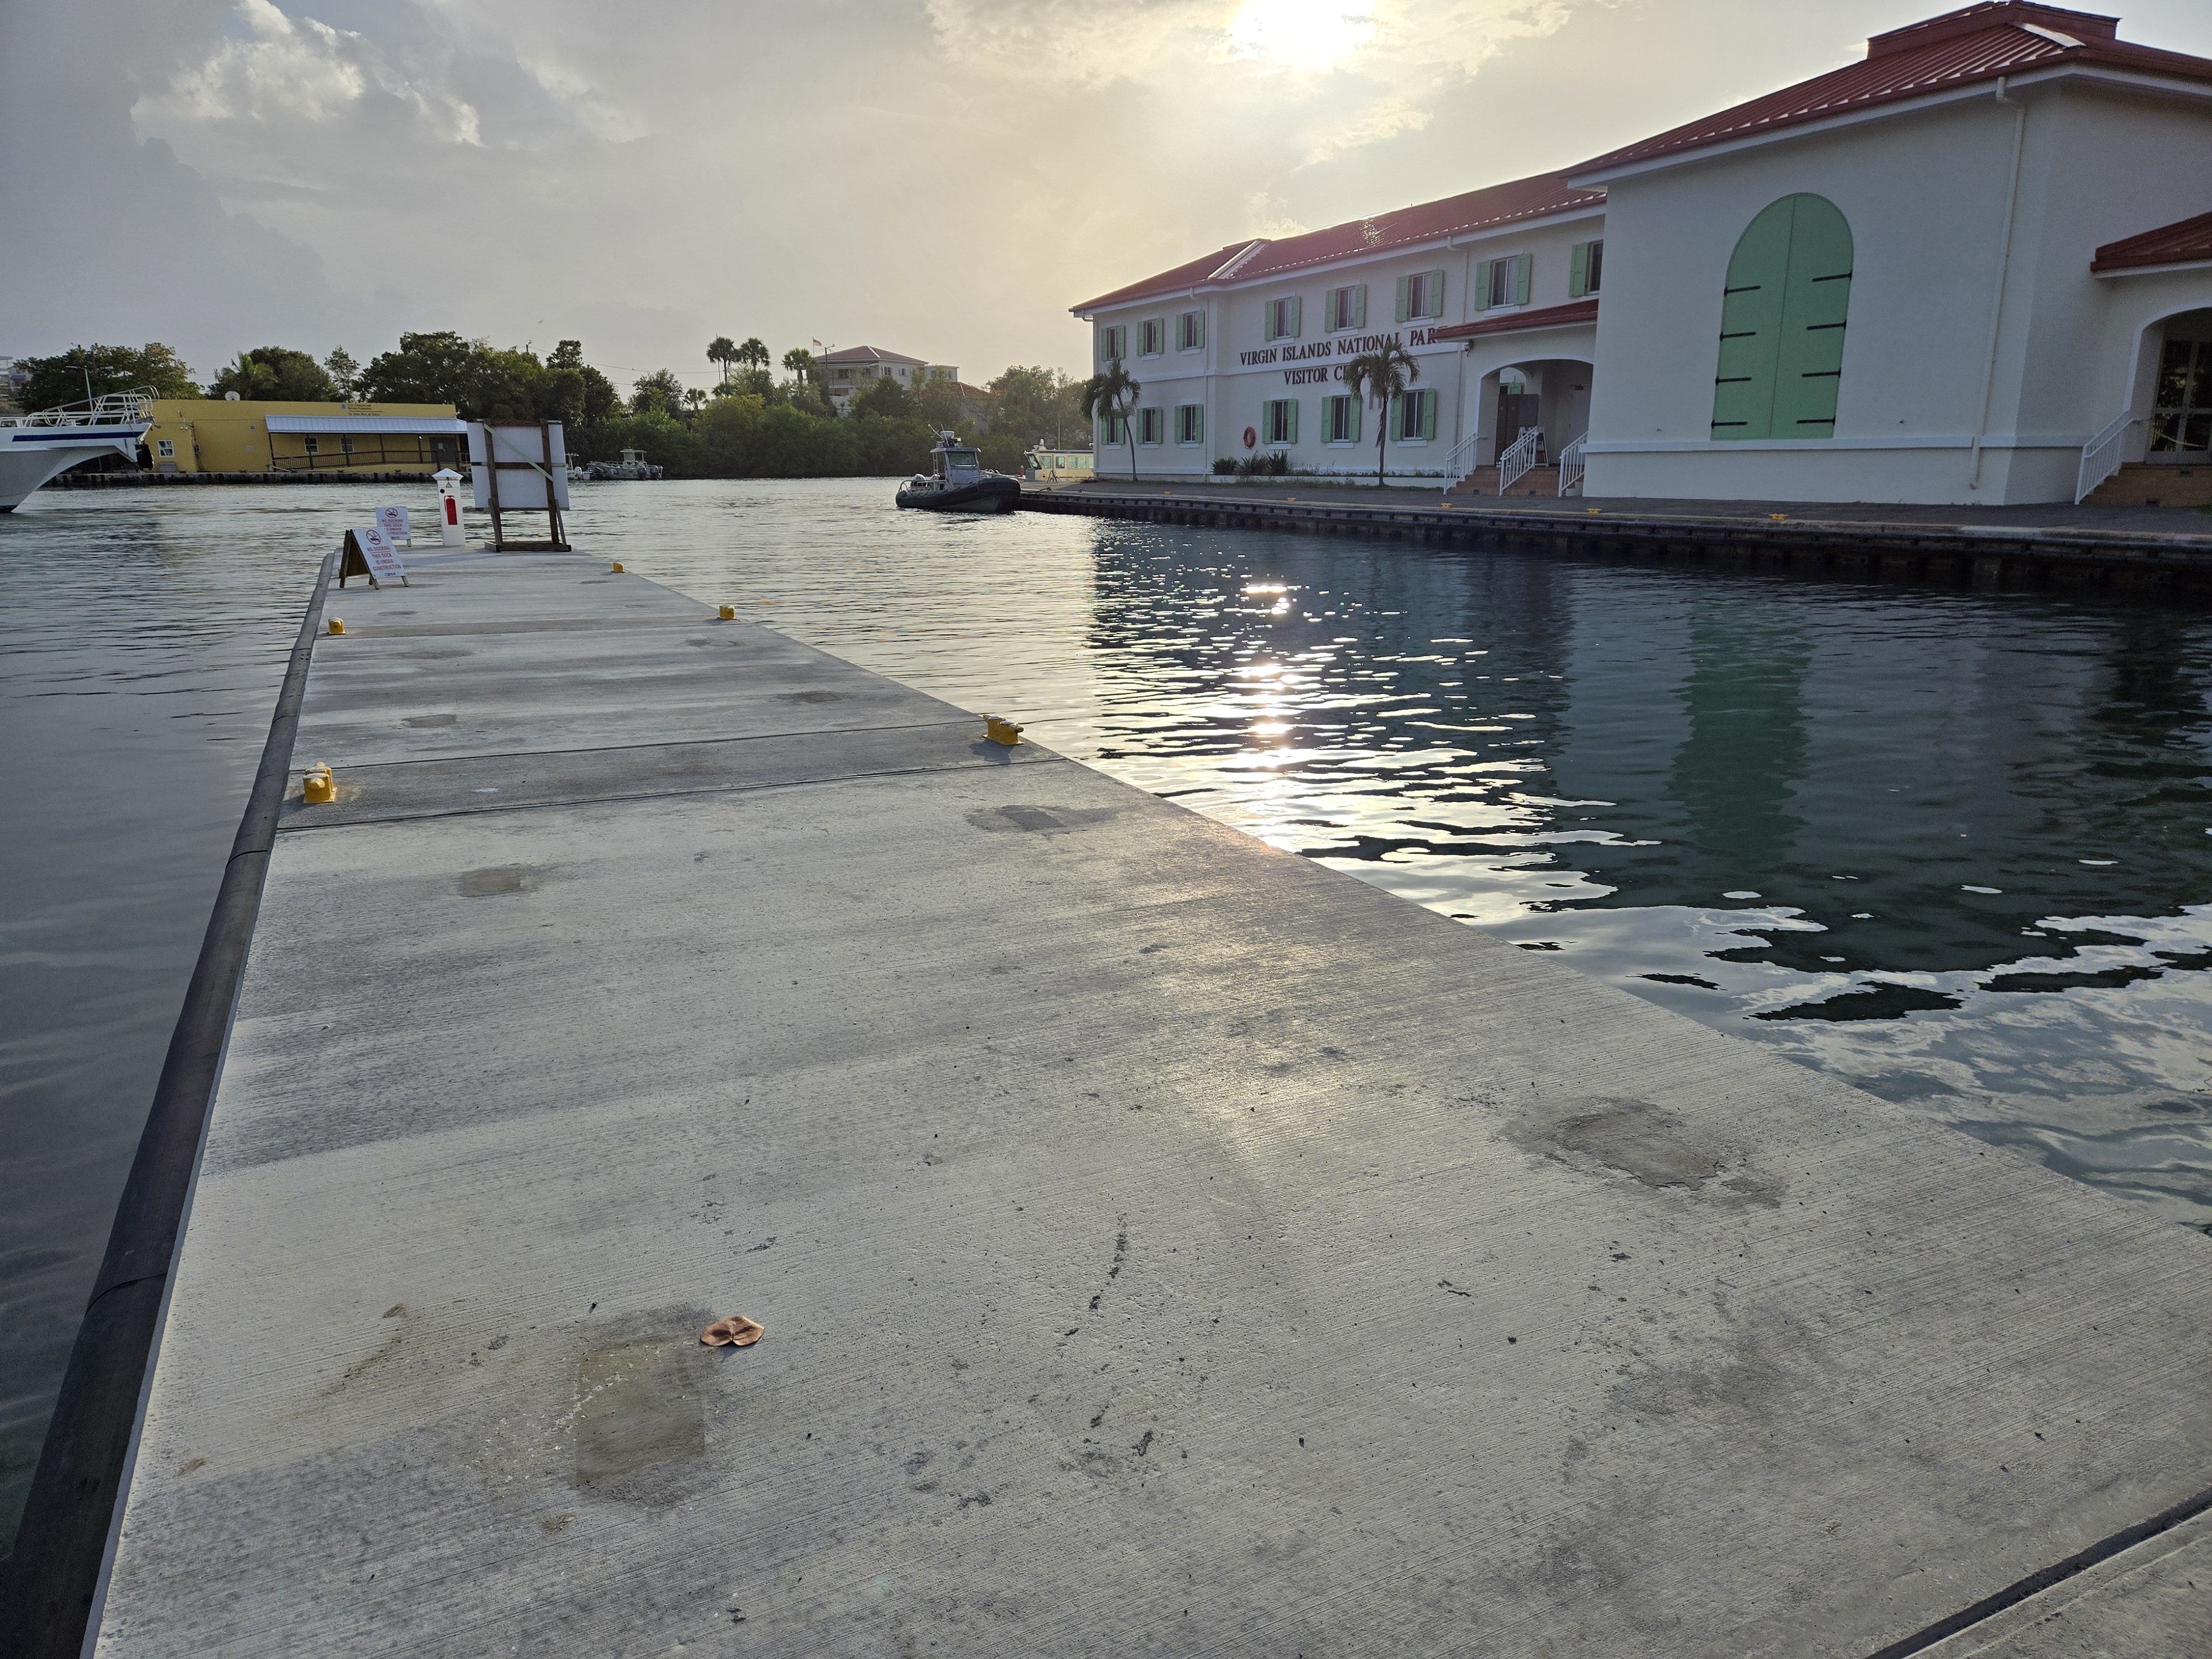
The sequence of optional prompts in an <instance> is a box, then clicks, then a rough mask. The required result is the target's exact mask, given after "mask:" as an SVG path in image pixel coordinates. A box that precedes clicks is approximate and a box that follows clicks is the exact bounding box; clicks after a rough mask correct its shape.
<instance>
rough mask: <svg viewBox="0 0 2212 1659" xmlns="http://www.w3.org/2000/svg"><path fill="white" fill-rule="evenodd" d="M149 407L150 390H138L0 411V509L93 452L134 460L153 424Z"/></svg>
mask: <svg viewBox="0 0 2212 1659" xmlns="http://www.w3.org/2000/svg"><path fill="white" fill-rule="evenodd" d="M153 409H154V394H153V392H151V391H150V390H141V391H137V392H110V393H108V394H107V396H106V397H105V398H93V399H92V400H91V401H90V402H88V403H82V404H64V405H63V406H62V407H61V408H59V409H42V410H39V411H38V412H37V413H36V414H32V415H0V513H12V512H14V511H15V508H16V507H17V505H18V504H19V503H20V502H21V501H22V499H23V498H24V497H25V496H26V495H29V494H30V493H31V492H32V491H33V490H34V489H37V488H38V487H39V486H40V484H42V483H46V480H47V479H49V478H51V477H53V476H54V474H55V473H57V472H59V471H61V470H62V469H63V468H64V467H68V466H74V465H76V464H77V463H78V462H79V461H83V460H89V459H91V458H92V457H94V455H120V456H122V457H123V459H125V460H127V461H135V460H137V459H138V445H139V443H140V441H142V440H143V438H144V437H145V435H146V432H147V428H149V427H151V426H152V425H153V424H154V418H153Z"/></svg>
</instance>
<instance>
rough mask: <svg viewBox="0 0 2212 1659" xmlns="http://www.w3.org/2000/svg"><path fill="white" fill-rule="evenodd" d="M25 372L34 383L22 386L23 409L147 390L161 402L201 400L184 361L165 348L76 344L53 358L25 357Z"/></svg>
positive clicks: (30, 382) (158, 346) (61, 404)
mask: <svg viewBox="0 0 2212 1659" xmlns="http://www.w3.org/2000/svg"><path fill="white" fill-rule="evenodd" d="M23 367H24V368H26V369H27V370H29V371H30V379H29V380H28V381H27V383H26V384H25V385H24V387H23V407H24V408H25V409H33V410H35V409H58V408H61V407H62V406H63V405H64V404H80V403H82V402H83V401H84V400H85V398H86V396H87V395H88V394H87V392H86V389H85V386H86V382H87V380H89V381H90V382H91V392H90V393H89V395H90V396H92V397H94V398H102V397H105V396H106V395H107V394H108V393H109V392H136V391H137V390H138V389H139V388H140V387H142V386H143V387H144V388H146V389H147V390H149V391H150V392H153V394H154V395H155V397H157V398H197V397H198V396H199V395H200V389H199V387H198V386H197V385H195V384H194V383H193V380H192V372H191V369H189V368H186V367H185V361H184V359H183V358H181V357H179V356H177V354H176V353H175V352H174V351H173V350H171V349H169V348H168V347H167V346H165V345H162V344H161V343H158V342H149V343H147V344H145V345H143V346H111V345H88V346H84V345H73V346H71V347H70V349H68V350H67V351H64V352H58V353H57V354H55V355H54V356H51V357H26V358H25V359H24V360H23Z"/></svg>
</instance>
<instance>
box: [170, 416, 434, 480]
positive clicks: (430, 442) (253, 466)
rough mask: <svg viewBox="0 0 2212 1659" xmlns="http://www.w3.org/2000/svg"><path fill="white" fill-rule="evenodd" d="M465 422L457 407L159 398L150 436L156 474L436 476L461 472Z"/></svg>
mask: <svg viewBox="0 0 2212 1659" xmlns="http://www.w3.org/2000/svg"><path fill="white" fill-rule="evenodd" d="M467 432H468V426H467V423H466V422H463V421H460V420H459V419H456V418H455V416H454V414H453V404H295V403H266V404H263V403H246V402H244V401H243V400H234V399H231V398H184V399H171V398H161V399H159V400H157V401H156V402H155V404H154V424H153V427H152V428H151V429H150V430H149V432H148V433H147V434H146V438H145V444H146V450H147V454H148V457H149V459H148V462H147V465H149V466H151V467H152V468H153V469H154V470H155V471H157V472H332V471H340V470H344V469H353V468H358V469H360V470H361V471H371V472H422V473H431V472H435V471H437V470H438V469H439V468H440V467H441V466H450V467H455V468H458V467H459V465H461V461H462V459H463V458H464V456H465V454H466V453H467V452H466V449H465V443H466V434H467Z"/></svg>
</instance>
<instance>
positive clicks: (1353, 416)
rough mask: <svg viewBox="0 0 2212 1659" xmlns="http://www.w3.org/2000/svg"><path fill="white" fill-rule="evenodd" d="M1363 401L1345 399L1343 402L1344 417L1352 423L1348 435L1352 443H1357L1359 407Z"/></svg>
mask: <svg viewBox="0 0 2212 1659" xmlns="http://www.w3.org/2000/svg"><path fill="white" fill-rule="evenodd" d="M1363 401H1364V399H1362V398H1346V399H1345V400H1344V404H1345V414H1346V418H1347V419H1348V420H1350V421H1351V422H1352V432H1351V439H1352V442H1353V443H1358V441H1359V405H1360V404H1361V403H1362V402H1363Z"/></svg>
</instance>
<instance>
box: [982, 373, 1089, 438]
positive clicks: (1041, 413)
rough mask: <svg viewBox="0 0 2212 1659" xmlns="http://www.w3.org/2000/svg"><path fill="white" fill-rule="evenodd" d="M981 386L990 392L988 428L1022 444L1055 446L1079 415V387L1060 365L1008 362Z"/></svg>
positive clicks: (1080, 419)
mask: <svg viewBox="0 0 2212 1659" xmlns="http://www.w3.org/2000/svg"><path fill="white" fill-rule="evenodd" d="M983 389H984V390H985V391H986V392H989V393H990V394H991V430H992V431H994V432H1005V433H1006V434H1008V435H1011V436H1013V437H1016V438H1018V439H1020V440H1021V441H1022V442H1023V443H1024V445H1027V444H1032V443H1037V442H1040V441H1042V442H1044V443H1048V444H1051V445H1053V446H1054V447H1058V446H1059V445H1060V444H1061V443H1062V442H1064V441H1066V435H1067V433H1068V432H1069V430H1070V429H1071V428H1074V427H1076V426H1077V425H1078V424H1079V423H1080V422H1081V421H1082V419H1083V414H1082V411H1081V410H1079V408H1078V407H1077V406H1076V405H1077V400H1078V394H1079V392H1080V389H1081V388H1080V386H1079V384H1078V383H1077V382H1075V381H1073V380H1069V379H1068V378H1067V374H1066V371H1064V370H1061V369H1057V368H1040V367H1035V366H1033V367H1030V368H1022V367H1021V366H1020V365H1019V364H1011V365H1009V366H1008V368H1007V369H1006V373H1005V374H1001V375H1000V376H999V377H998V379H996V380H993V381H992V382H991V383H990V384H989V385H988V386H985V387H984V388H983Z"/></svg>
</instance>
